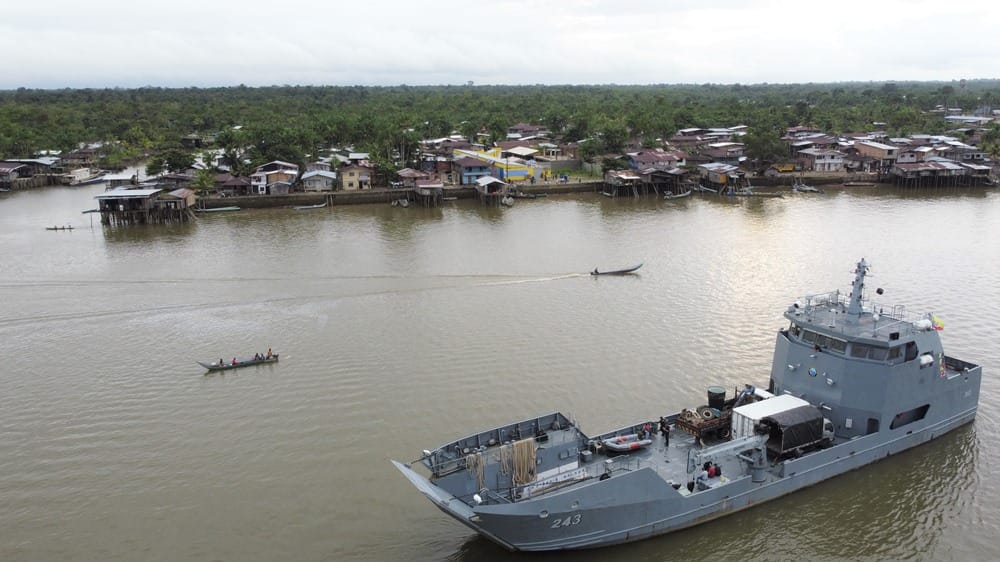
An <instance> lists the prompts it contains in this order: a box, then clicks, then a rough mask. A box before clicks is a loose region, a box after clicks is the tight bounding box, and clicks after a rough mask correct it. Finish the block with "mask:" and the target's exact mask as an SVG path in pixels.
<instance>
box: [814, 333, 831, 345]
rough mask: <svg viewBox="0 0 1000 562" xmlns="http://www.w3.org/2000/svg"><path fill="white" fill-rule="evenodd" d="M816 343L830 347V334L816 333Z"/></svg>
mask: <svg viewBox="0 0 1000 562" xmlns="http://www.w3.org/2000/svg"><path fill="white" fill-rule="evenodd" d="M816 345H818V346H820V347H829V345H830V338H829V336H824V335H823V334H816Z"/></svg>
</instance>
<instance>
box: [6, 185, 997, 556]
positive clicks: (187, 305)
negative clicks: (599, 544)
mask: <svg viewBox="0 0 1000 562" xmlns="http://www.w3.org/2000/svg"><path fill="white" fill-rule="evenodd" d="M102 189H103V188H102V186H100V185H98V186H89V187H84V188H68V187H54V188H44V189H38V190H34V191H25V192H17V193H6V194H0V248H2V249H3V259H2V262H0V263H2V267H0V302H2V306H0V341H2V342H3V343H4V354H3V355H4V361H3V367H2V369H0V560H3V561H6V562H10V561H21V560H26V561H50V560H82V561H102V562H108V561H119V560H120V561H134V560H232V561H248V560H252V561H256V560H262V561H271V560H295V561H313V560H316V561H319V560H367V561H395V560H455V561H459V560H470V561H471V560H475V561H480V560H487V561H488V560H530V559H539V558H540V557H539V556H537V555H517V554H513V553H509V552H507V551H505V550H503V549H501V548H500V547H497V546H495V545H494V544H492V543H490V542H488V541H486V540H484V539H480V538H478V537H477V536H476V535H474V534H473V533H472V532H471V531H469V530H468V529H467V528H465V527H464V526H462V525H460V524H459V523H457V522H455V521H453V520H452V519H450V518H448V517H447V516H445V515H444V514H443V513H441V512H440V511H438V510H437V509H436V508H435V507H434V506H433V505H432V504H431V503H430V502H429V501H427V500H426V499H425V498H424V497H423V496H422V495H421V494H420V493H418V492H417V491H416V490H415V489H413V488H412V487H411V486H410V485H409V483H408V482H407V481H406V480H405V479H404V478H403V477H402V475H400V474H399V473H398V472H397V471H396V470H395V469H394V468H393V466H392V465H391V464H390V462H389V460H390V459H397V460H401V461H410V460H412V459H415V458H416V457H418V456H419V454H420V450H421V449H425V448H434V447H437V446H438V445H440V444H442V443H445V442H447V441H448V440H451V439H454V438H457V437H460V436H463V435H465V434H468V433H471V432H473V431H477V430H482V429H487V428H491V427H495V426H497V425H500V424H502V423H505V422H508V421H513V420H516V419H522V418H526V417H532V416H535V415H540V414H544V413H548V412H552V411H562V412H564V413H567V414H569V415H572V416H573V417H575V418H576V419H577V420H579V422H580V423H581V425H582V427H583V429H584V431H587V432H588V433H592V434H594V433H599V432H602V431H605V430H609V429H613V428H616V427H619V426H623V425H626V424H630V423H633V422H635V421H638V420H640V419H650V418H655V417H657V416H659V415H663V414H665V413H669V412H676V411H678V410H680V409H681V408H685V407H691V406H697V405H700V404H703V403H704V402H705V389H706V387H708V386H713V385H722V386H725V387H727V388H728V389H732V388H733V387H735V386H737V385H740V386H742V385H743V384H744V383H756V384H760V385H766V383H767V379H768V375H769V369H770V361H771V353H772V351H773V345H774V337H775V331H776V330H778V329H779V328H781V327H783V326H784V325H785V321H784V320H783V318H782V316H781V313H782V311H783V310H784V309H785V308H786V307H787V306H788V305H789V304H790V303H791V302H792V301H793V300H794V299H795V298H796V297H799V296H802V295H805V294H807V293H809V292H819V291H825V290H831V289H838V288H839V289H842V290H849V285H850V282H851V280H852V278H853V276H852V273H851V272H852V271H853V268H854V264H855V263H856V262H857V260H858V259H860V258H861V257H864V258H866V259H867V260H869V261H870V262H871V263H872V264H873V268H872V276H871V277H870V278H869V281H868V286H869V289H870V290H873V289H874V287H876V286H877V287H882V288H884V289H885V295H884V296H883V297H881V298H880V300H881V301H883V302H885V303H895V304H906V305H907V306H908V307H909V310H910V311H911V312H930V311H932V312H934V313H936V314H937V315H938V316H939V317H940V318H941V319H942V320H943V321H944V323H945V331H944V332H943V333H942V337H943V339H944V343H945V349H946V351H947V352H948V353H949V354H950V355H953V356H956V357H959V358H961V359H965V360H967V361H972V362H975V363H980V364H981V365H983V372H984V379H983V388H982V399H981V402H980V409H979V416H978V418H977V420H976V421H975V423H973V424H971V425H968V426H965V427H963V428H960V429H959V430H957V431H954V432H952V433H950V434H948V435H945V436H943V437H941V438H939V439H937V440H936V441H934V442H932V443H930V444H927V445H924V446H921V447H918V448H916V449H913V450H910V451H908V452H906V453H903V454H900V455H897V456H894V457H891V458H889V459H887V460H884V461H881V462H879V463H876V464H874V465H871V466H869V467H866V468H864V469H861V470H858V471H855V472H851V473H849V474H845V475H842V476H839V477H837V478H834V479H832V480H830V481H827V482H825V483H822V484H819V485H817V486H814V487H812V488H809V489H806V490H803V491H800V492H798V493H795V494H792V495H790V496H787V497H785V498H782V499H779V500H775V501H772V502H770V503H767V504H765V505H761V506H757V507H755V508H753V509H749V510H746V511H743V512H741V513H738V514H735V515H731V516H728V517H725V518H722V519H719V520H717V521H715V522H712V523H708V524H704V525H702V526H699V527H696V528H694V529H690V530H686V531H680V532H677V533H674V534H670V535H666V536H662V537H658V538H654V539H650V540H646V541H643V542H639V543H635V544H630V545H623V546H617V547H611V548H610V549H602V550H595V551H584V552H575V553H559V554H555V555H550V556H543V557H542V558H545V559H546V560H574V561H578V560H584V561H588V560H594V561H597V560H608V559H628V560H632V561H667V560H709V559H712V560H728V559H736V558H739V559H742V560H762V561H763V560H904V559H905V560H963V561H964V560H996V559H1000V543H998V542H997V536H998V532H1000V486H997V485H996V477H997V474H998V470H997V467H998V466H1000V442H998V440H997V439H995V438H994V437H996V436H997V434H998V431H997V430H998V423H1000V410H998V407H1000V399H998V391H1000V388H998V383H997V373H1000V360H998V358H997V347H998V346H997V339H998V334H1000V283H998V280H1000V259H998V258H1000V247H998V244H997V236H998V234H1000V193H998V192H995V191H991V190H986V191H983V190H950V191H930V190H927V191H909V192H901V191H897V190H894V189H891V188H885V187H881V188H853V189H846V190H841V191H837V190H834V191H828V193H827V194H826V195H809V194H795V195H793V194H788V195H786V197H785V198H784V199H745V198H737V199H736V200H727V199H725V198H719V197H716V196H710V197H709V196H703V197H698V196H694V197H691V198H688V199H683V200H676V201H660V200H654V199H643V200H635V199H631V198H624V199H615V200H612V199H608V198H604V197H600V196H596V195H593V194H579V195H560V196H550V197H548V198H546V199H539V200H534V201H520V200H519V201H517V203H516V205H515V206H514V207H513V208H510V209H491V208H490V209H488V208H482V207H479V206H478V205H477V204H476V202H474V201H457V202H451V203H446V204H445V206H444V207H442V208H436V209H426V208H420V207H417V206H411V207H409V208H406V209H404V208H398V207H391V206H389V205H378V206H352V207H333V208H326V209H318V210H312V211H294V210H290V209H266V210H255V211H242V212H239V213H228V214H227V213H217V214H214V215H210V216H204V217H202V218H201V219H200V220H198V221H197V222H194V223H191V224H184V225H173V226H153V227H133V228H119V229H110V228H106V227H102V226H101V225H100V222H99V220H98V219H99V217H97V216H96V215H84V214H81V213H80V212H81V211H82V210H84V209H89V208H93V207H95V206H96V205H95V202H94V200H93V196H94V195H96V194H98V193H100V192H101V190H102ZM91 217H93V218H91ZM63 224H72V225H73V226H74V227H76V228H75V230H72V231H46V230H45V229H44V227H45V226H52V225H63ZM639 262H643V263H644V264H645V265H644V266H643V267H642V269H641V270H640V274H639V275H634V276H627V277H591V276H590V275H587V272H588V271H590V270H592V269H593V268H594V267H600V268H602V269H613V268H619V267H626V266H629V265H632V264H635V263H639ZM269 347H270V348H272V349H273V350H274V351H275V352H279V353H280V354H281V361H280V363H279V364H276V365H269V366H263V367H254V368H249V369H243V370H239V371H234V372H229V373H226V374H215V375H205V374H204V370H203V369H202V368H200V367H199V366H198V365H197V364H196V363H195V361H196V360H201V361H217V360H218V359H219V358H222V359H231V358H232V357H233V356H234V355H240V356H245V355H250V354H253V353H254V352H263V351H266V350H267V349H268V348H269Z"/></svg>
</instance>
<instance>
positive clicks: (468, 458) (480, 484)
mask: <svg viewBox="0 0 1000 562" xmlns="http://www.w3.org/2000/svg"><path fill="white" fill-rule="evenodd" d="M465 470H468V471H469V472H471V473H473V474H475V475H476V488H477V489H479V490H482V489H483V488H485V487H486V486H485V484H486V472H485V470H486V463H484V462H483V454H482V453H481V452H475V453H471V454H468V455H465Z"/></svg>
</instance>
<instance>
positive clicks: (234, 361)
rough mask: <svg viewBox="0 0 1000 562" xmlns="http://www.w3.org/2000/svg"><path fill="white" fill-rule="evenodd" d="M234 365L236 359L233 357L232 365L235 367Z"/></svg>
mask: <svg viewBox="0 0 1000 562" xmlns="http://www.w3.org/2000/svg"><path fill="white" fill-rule="evenodd" d="M235 364H236V358H235V357H233V365H235Z"/></svg>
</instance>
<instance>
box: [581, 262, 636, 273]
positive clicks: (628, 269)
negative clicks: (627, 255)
mask: <svg viewBox="0 0 1000 562" xmlns="http://www.w3.org/2000/svg"><path fill="white" fill-rule="evenodd" d="M640 267H642V264H641V263H640V264H639V265H633V266H632V267H628V268H625V269H615V270H613V271H599V270H598V269H597V268H596V267H595V268H594V271H591V272H590V274H591V275H627V274H629V273H633V272H635V270H637V269H639V268H640Z"/></svg>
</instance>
